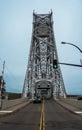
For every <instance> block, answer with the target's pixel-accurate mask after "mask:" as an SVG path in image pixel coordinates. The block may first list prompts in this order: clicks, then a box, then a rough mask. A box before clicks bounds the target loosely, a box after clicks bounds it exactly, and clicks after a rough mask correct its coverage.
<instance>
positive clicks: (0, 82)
mask: <svg viewBox="0 0 82 130" xmlns="http://www.w3.org/2000/svg"><path fill="white" fill-rule="evenodd" d="M4 69H5V61H4V62H3V68H2V75H1V76H0V109H1V108H2V87H3V82H4V78H3V77H4Z"/></svg>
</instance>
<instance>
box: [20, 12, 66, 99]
mask: <svg viewBox="0 0 82 130" xmlns="http://www.w3.org/2000/svg"><path fill="white" fill-rule="evenodd" d="M52 15H53V14H52V11H51V12H50V13H49V14H36V13H35V12H33V29H32V39H31V46H30V53H29V59H28V66H27V70H26V75H25V80H24V86H23V92H22V96H23V97H27V96H28V93H30V94H31V96H32V97H33V96H34V95H41V96H44V97H46V98H50V97H51V96H53V97H54V98H59V97H60V96H65V86H64V81H63V77H62V73H61V69H60V65H59V64H58V69H53V60H54V59H57V60H58V54H57V48H56V41H55V37H54V29H53V19H52ZM58 61H59V60H58Z"/></svg>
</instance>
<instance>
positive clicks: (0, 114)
mask: <svg viewBox="0 0 82 130" xmlns="http://www.w3.org/2000/svg"><path fill="white" fill-rule="evenodd" d="M31 101H32V100H28V102H24V103H22V104H18V105H16V106H13V107H11V108H8V109H6V110H0V117H3V116H6V115H8V114H12V113H13V112H16V111H18V110H20V109H21V108H23V107H25V106H26V105H28V104H30V103H31Z"/></svg>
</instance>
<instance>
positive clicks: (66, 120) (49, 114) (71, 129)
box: [44, 100, 82, 130]
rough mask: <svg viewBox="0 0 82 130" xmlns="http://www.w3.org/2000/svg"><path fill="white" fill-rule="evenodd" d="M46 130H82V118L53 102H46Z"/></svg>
mask: <svg viewBox="0 0 82 130" xmlns="http://www.w3.org/2000/svg"><path fill="white" fill-rule="evenodd" d="M44 104H45V126H46V130H82V117H81V116H79V115H75V114H73V113H71V112H69V111H68V110H66V109H64V108H63V107H61V106H60V105H59V104H57V103H56V102H55V101H53V100H46V101H45V103H44Z"/></svg>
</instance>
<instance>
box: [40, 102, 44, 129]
mask: <svg viewBox="0 0 82 130" xmlns="http://www.w3.org/2000/svg"><path fill="white" fill-rule="evenodd" d="M39 130H45V116H44V100H43V102H42V110H41V117H40V129H39Z"/></svg>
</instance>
